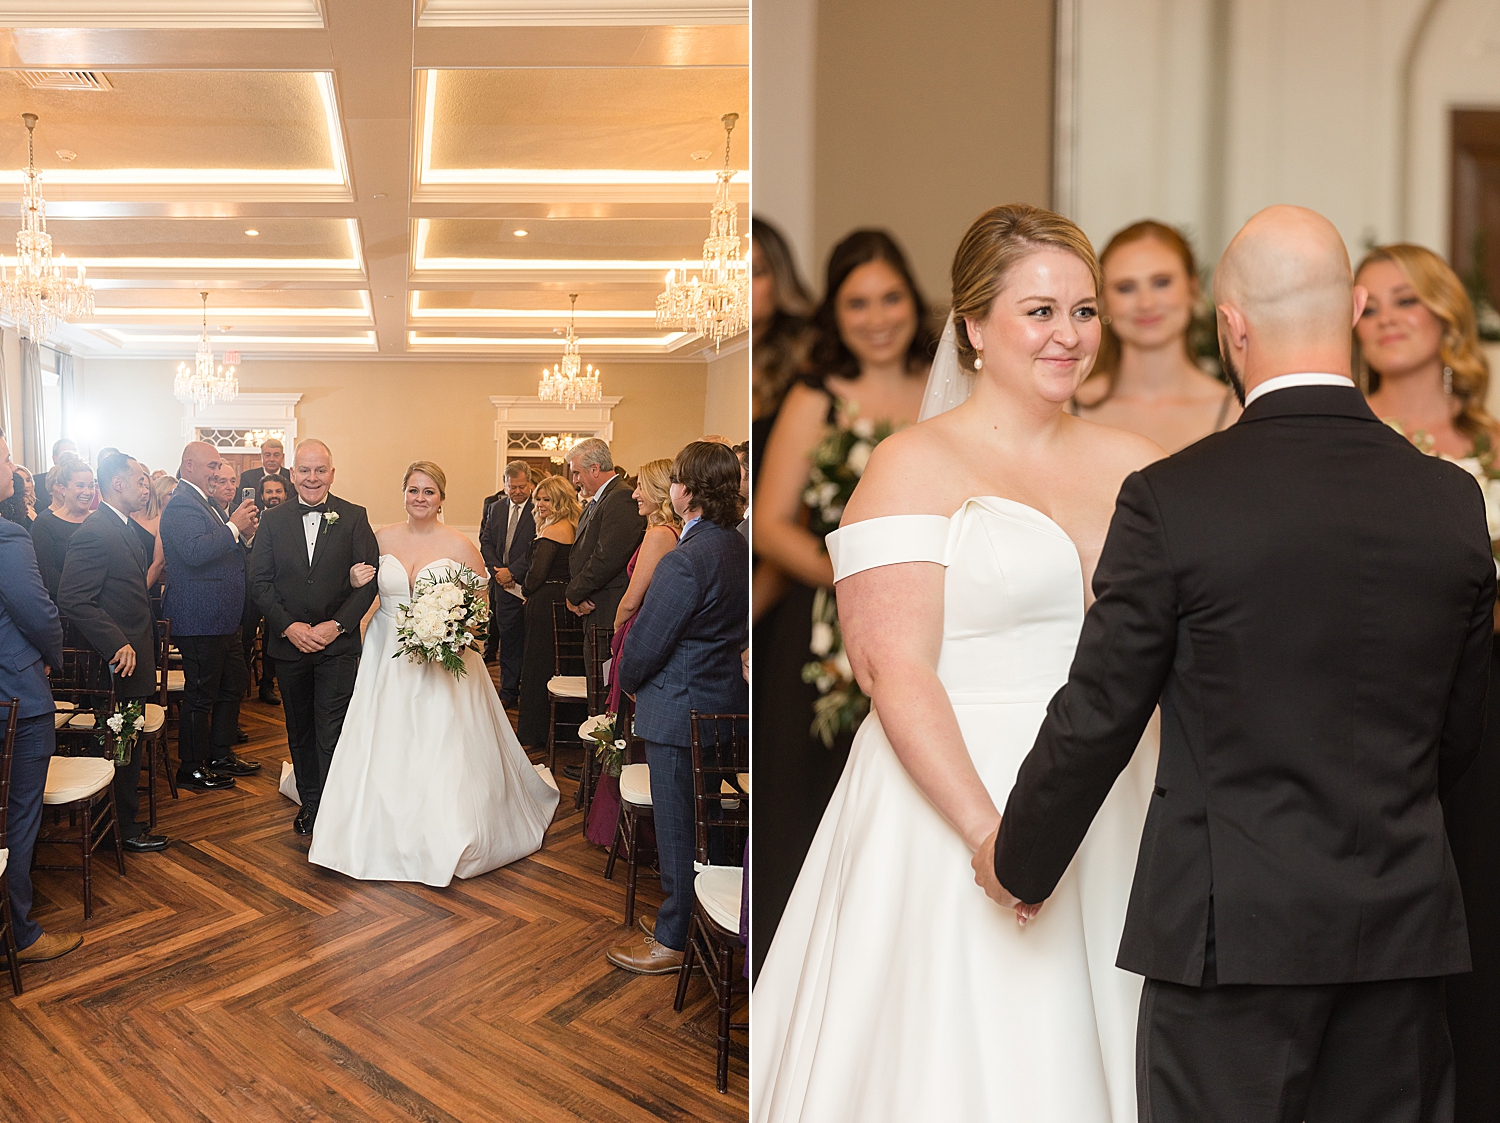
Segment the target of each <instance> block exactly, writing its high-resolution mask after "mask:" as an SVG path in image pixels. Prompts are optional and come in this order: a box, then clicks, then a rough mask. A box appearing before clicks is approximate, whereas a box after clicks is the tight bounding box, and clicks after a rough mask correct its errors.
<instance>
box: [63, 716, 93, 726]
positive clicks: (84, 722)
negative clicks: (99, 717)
mask: <svg viewBox="0 0 1500 1123" xmlns="http://www.w3.org/2000/svg"><path fill="white" fill-rule="evenodd" d="M68 728H69V729H92V728H94V715H93V714H78V715H77V716H76V717H71V718H69V719H68Z"/></svg>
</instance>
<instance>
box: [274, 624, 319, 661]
mask: <svg viewBox="0 0 1500 1123" xmlns="http://www.w3.org/2000/svg"><path fill="white" fill-rule="evenodd" d="M319 626H320V627H321V625H319ZM282 635H284V636H286V638H287V639H289V640H291V641H292V646H293V647H295V648H296V649H297V650H298V651H300V652H302V653H303V654H304V655H313V654H315V653H317V652H319V651H322V650H323V649H324V648H325V647H327V646H328V644H327V642H326V641H324V640H320V639H319V638H318V634H317V632H316V631H315V630H314V628H313V626H312V625H311V624H304V623H302V621H300V620H298V621H297V622H296V623H294V624H290V625H288V627H287V630H286V631H285V632H283V633H282Z"/></svg>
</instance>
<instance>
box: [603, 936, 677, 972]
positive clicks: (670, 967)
mask: <svg viewBox="0 0 1500 1123" xmlns="http://www.w3.org/2000/svg"><path fill="white" fill-rule="evenodd" d="M604 958H605V959H607V960H609V961H610V962H611V963H613V964H614V965H615V966H616V967H619V968H621V969H622V970H625V971H631V972H634V973H635V974H637V975H675V974H676V973H677V972H678V971H680V970H682V952H680V951H673V950H672V949H671V948H669V947H666V946H664V945H662V944H659V943H657V942H656V941H655V940H654V939H652V938H651V937H650V936H642V937H641V938H640V939H639V940H637V941H635V943H633V944H621V945H620V946H619V947H613V948H610V949H609V951H607V952H605V953H604Z"/></svg>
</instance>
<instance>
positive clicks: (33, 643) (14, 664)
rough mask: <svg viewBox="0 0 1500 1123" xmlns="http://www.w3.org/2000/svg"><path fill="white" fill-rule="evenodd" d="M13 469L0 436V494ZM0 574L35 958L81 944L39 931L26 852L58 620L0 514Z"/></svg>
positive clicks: (35, 808) (4, 672)
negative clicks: (16, 711) (15, 709)
mask: <svg viewBox="0 0 1500 1123" xmlns="http://www.w3.org/2000/svg"><path fill="white" fill-rule="evenodd" d="M14 472H15V465H14V464H13V463H12V462H11V458H10V446H9V445H8V444H6V443H5V438H4V437H0V500H3V499H9V498H10V495H11V490H12V487H13V483H12V481H13V479H14ZM0 573H3V574H4V575H5V579H4V580H3V581H0V698H4V699H6V700H7V701H8V700H10V699H11V698H19V699H20V700H21V707H20V711H19V714H20V720H19V721H18V722H17V725H16V749H15V756H14V757H12V758H11V766H10V801H9V805H8V809H7V811H6V819H5V831H6V838H5V841H6V845H7V846H9V847H10V860H9V864H8V868H7V871H6V872H7V874H8V875H9V881H10V912H11V923H12V924H13V925H14V928H15V934H16V946H17V947H18V948H20V949H21V959H22V960H23V961H26V962H40V961H41V960H44V959H56V958H57V957H58V956H59V955H64V954H66V953H67V952H70V951H72V950H73V949H74V948H76V947H77V946H78V945H79V944H81V943H83V936H82V935H81V934H78V933H74V934H62V933H47V932H43V931H42V928H41V925H39V924H38V923H37V922H36V921H35V920H33V919H31V852H32V849H33V847H35V846H36V835H37V831H38V830H39V829H40V827H41V825H42V792H43V791H44V790H45V789H46V787H47V765H48V763H49V762H50V761H51V760H52V749H53V747H54V745H55V743H56V737H55V734H54V732H53V725H52V715H53V714H54V713H55V712H56V709H57V708H56V707H55V706H54V705H53V704H52V689H51V687H49V686H48V685H47V668H48V667H60V666H62V645H63V634H62V624H61V623H59V622H58V618H57V607H56V606H55V605H54V604H53V603H52V598H51V597H49V596H48V595H47V588H46V586H45V585H43V584H42V574H41V571H40V570H39V569H38V568H37V564H36V551H35V550H33V549H32V548H31V535H29V534H27V533H26V531H25V530H23V529H22V528H21V527H19V526H17V525H16V524H15V523H13V522H6V521H5V520H4V519H0Z"/></svg>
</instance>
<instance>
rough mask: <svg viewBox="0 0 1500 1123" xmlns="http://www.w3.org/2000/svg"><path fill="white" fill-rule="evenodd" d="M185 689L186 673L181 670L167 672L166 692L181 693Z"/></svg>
mask: <svg viewBox="0 0 1500 1123" xmlns="http://www.w3.org/2000/svg"><path fill="white" fill-rule="evenodd" d="M186 689H187V675H185V674H183V673H182V672H181V671H168V672H167V693H169V694H181V693H182V692H183V691H184V690H186Z"/></svg>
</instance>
